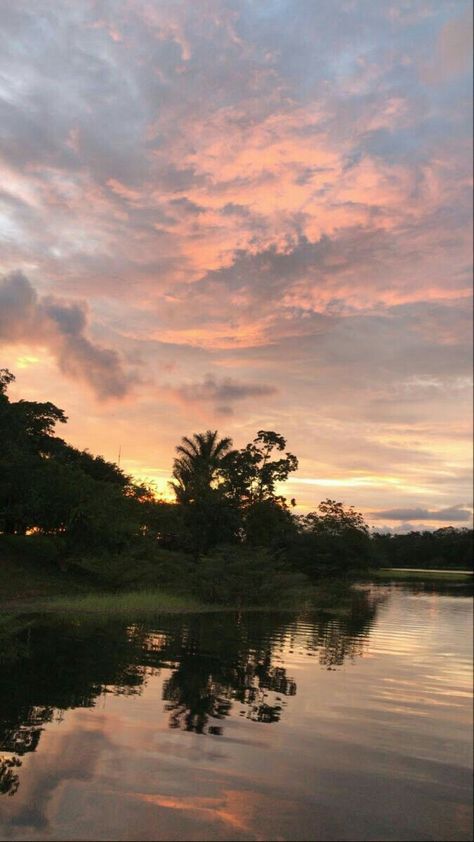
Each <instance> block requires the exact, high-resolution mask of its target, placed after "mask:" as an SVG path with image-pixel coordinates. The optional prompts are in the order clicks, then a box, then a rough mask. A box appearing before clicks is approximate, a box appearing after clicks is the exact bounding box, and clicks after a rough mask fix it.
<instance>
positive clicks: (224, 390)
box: [170, 374, 277, 415]
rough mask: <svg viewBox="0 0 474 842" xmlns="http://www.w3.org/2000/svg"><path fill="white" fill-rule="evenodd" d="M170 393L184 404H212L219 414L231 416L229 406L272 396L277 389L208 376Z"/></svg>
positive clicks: (228, 378)
mask: <svg viewBox="0 0 474 842" xmlns="http://www.w3.org/2000/svg"><path fill="white" fill-rule="evenodd" d="M170 392H171V393H172V394H174V396H175V397H177V398H178V400H180V401H183V402H184V403H190V404H193V403H197V404H199V403H204V404H207V403H212V404H214V407H215V409H216V411H217V412H218V413H219V414H221V415H230V414H232V408H231V406H230V404H233V403H236V402H239V401H243V400H247V399H248V398H261V397H267V396H270V395H274V394H276V392H277V389H276V388H275V387H274V386H269V385H268V386H267V385H264V384H258V383H242V382H240V381H238V380H233V379H232V378H231V377H224V378H222V379H221V380H219V379H217V378H215V377H214V376H213V375H212V374H208V375H206V377H205V378H204V380H202V381H201V382H199V381H198V382H195V383H185V384H183V385H182V386H178V387H175V388H171V389H170Z"/></svg>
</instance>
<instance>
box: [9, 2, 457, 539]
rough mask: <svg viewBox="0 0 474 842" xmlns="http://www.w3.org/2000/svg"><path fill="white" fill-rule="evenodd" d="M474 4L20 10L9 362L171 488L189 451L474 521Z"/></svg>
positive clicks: (94, 447) (27, 392) (300, 492)
mask: <svg viewBox="0 0 474 842" xmlns="http://www.w3.org/2000/svg"><path fill="white" fill-rule="evenodd" d="M471 17H472V6H471V3H470V2H463V0H442V1H441V0H427V1H426V2H425V0H420V2H417V1H416V0H413V2H411V0H410V2H409V1H408V0H406V1H405V0H394V2H391V0H359V2H358V1H357V0H338V2H335V0H185V2H181V0H14V2H8V0H5V2H2V3H0V169H1V178H0V235H1V251H0V266H1V274H2V278H1V279H0V343H1V350H2V354H1V358H0V367H2V366H3V367H8V368H10V369H11V370H12V371H13V372H14V373H15V375H16V377H17V381H16V383H15V385H14V387H12V388H11V391H10V393H11V395H12V397H14V398H15V399H18V398H19V397H24V398H28V399H31V400H51V401H53V402H54V403H56V404H57V405H58V406H60V407H62V408H63V409H64V410H65V411H66V414H67V415H68V416H69V419H70V420H69V423H68V426H67V427H66V428H64V429H61V430H60V434H61V435H62V436H64V438H66V439H67V440H68V441H70V442H71V443H72V444H74V445H76V446H78V447H80V448H86V447H87V448H89V449H90V450H91V451H92V452H94V453H99V454H102V455H103V456H105V457H106V458H107V459H111V460H116V459H117V457H118V453H119V450H121V466H122V467H123V468H124V469H125V470H126V471H127V472H131V473H133V474H134V475H135V476H136V477H137V478H139V479H147V480H153V481H155V482H156V485H157V487H158V489H159V490H160V491H161V492H166V487H167V480H168V479H169V475H170V471H171V464H172V460H173V451H174V447H175V445H176V444H177V443H178V441H179V439H180V437H181V436H182V435H185V434H190V433H192V432H195V431H202V430H206V429H208V428H210V429H216V428H217V429H218V430H219V431H220V432H221V433H222V434H223V435H224V434H225V435H231V436H232V437H233V439H234V443H235V445H236V446H239V447H240V446H243V445H245V444H246V443H247V442H248V441H249V440H251V439H252V438H254V436H255V435H256V433H257V431H258V430H260V429H272V430H276V431H278V432H280V433H282V434H283V435H285V436H286V438H287V440H288V448H289V449H290V450H291V451H292V452H293V453H295V454H296V455H297V456H298V457H299V460H300V467H299V470H298V473H297V474H295V475H294V478H293V479H292V481H291V482H289V483H287V485H286V492H287V495H288V496H295V497H296V500H297V502H298V508H297V509H296V511H297V512H303V511H307V510H309V509H312V508H315V507H316V505H317V504H318V502H320V501H321V500H322V499H324V498H326V497H328V496H329V497H332V498H337V499H338V500H342V501H344V502H346V503H347V504H353V505H354V506H356V508H358V509H360V510H361V511H363V513H364V514H365V515H366V517H367V519H368V520H369V522H370V523H371V524H373V525H374V526H376V527H377V528H378V529H381V528H390V529H396V530H400V529H401V530H404V529H408V528H409V524H411V525H412V527H413V528H421V527H426V528H429V529H433V528H437V527H439V526H447V525H449V524H453V525H455V526H468V525H470V521H471V512H472V486H471V479H470V471H471V434H472V422H471V405H472V397H471V395H472V377H471V375H472V356H471V313H472V310H471V308H472V286H471V257H472V242H471V217H472V192H471V191H472V179H471V175H472V169H471V155H472V149H471V132H472V127H471V114H472V106H471V86H472V76H471V61H472V43H471V37H472V36H471V31H472V21H471Z"/></svg>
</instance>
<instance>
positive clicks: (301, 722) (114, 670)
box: [0, 585, 472, 840]
mask: <svg viewBox="0 0 474 842" xmlns="http://www.w3.org/2000/svg"><path fill="white" fill-rule="evenodd" d="M336 610H337V606H336ZM1 634H2V637H1V642H0V656H1V662H2V663H1V667H2V682H1V691H0V755H1V757H2V765H1V766H0V792H1V794H0V837H1V838H2V839H15V840H16V839H18V840H20V839H21V840H37V839H38V840H40V839H41V840H50V839H51V840H73V839H78V840H88V839H101V840H293V839H294V840H412V839H413V840H467V839H470V838H471V812H470V804H471V798H472V790H471V770H470V766H471V761H472V718H471V712H472V699H471V697H472V680H471V664H472V659H471V651H470V648H471V646H472V599H471V598H470V596H469V594H468V593H466V591H465V589H464V588H463V587H461V586H459V587H451V588H448V589H445V590H444V591H440V589H439V588H436V587H433V586H428V585H427V586H426V587H425V588H423V587H422V586H420V585H416V586H403V585H388V586H373V585H368V586H364V587H361V588H359V589H357V590H355V591H354V592H353V595H352V605H351V607H350V610H349V613H346V614H338V613H332V614H322V613H316V612H311V611H306V612H304V613H301V614H299V615H298V614H291V613H288V612H286V613H283V612H282V613H276V612H272V613H269V612H268V613H267V612H266V613H261V612H248V613H241V614H234V613H222V614H221V613H218V614H212V615H182V616H176V615H175V616H170V615H168V616H165V615H162V616H160V617H156V618H153V620H151V619H149V618H148V619H146V620H144V621H143V622H133V623H130V622H128V623H126V622H123V621H122V622H118V621H113V622H101V621H99V620H97V619H95V620H91V619H87V618H74V619H70V620H60V619H58V618H51V617H49V618H45V617H43V618H25V617H17V618H13V617H11V618H8V619H6V620H5V621H4V622H2V632H1Z"/></svg>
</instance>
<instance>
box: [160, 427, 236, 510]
mask: <svg viewBox="0 0 474 842" xmlns="http://www.w3.org/2000/svg"><path fill="white" fill-rule="evenodd" d="M231 447H232V439H230V438H223V439H218V438H217V430H207V432H205V433H194V435H193V437H192V438H188V436H183V438H182V439H181V444H180V445H178V447H177V448H176V451H177V453H178V454H179V455H178V456H177V457H176V459H175V460H174V463H173V474H172V476H173V480H174V481H172V482H171V483H170V485H171V487H172V488H173V490H174V493H175V495H176V499H177V501H178V503H191V502H193V501H196V500H199V499H200V498H201V497H203V496H205V495H206V494H208V493H209V491H210V490H211V489H212V487H213V483H214V484H215V482H216V480H217V475H218V471H219V468H220V467H221V465H222V461H223V459H224V457H225V456H226V455H227V454H228V453H229V451H230V449H231Z"/></svg>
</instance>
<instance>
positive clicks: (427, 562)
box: [372, 526, 473, 570]
mask: <svg viewBox="0 0 474 842" xmlns="http://www.w3.org/2000/svg"><path fill="white" fill-rule="evenodd" d="M372 540H373V542H374V545H375V554H376V557H377V559H378V561H379V563H380V564H381V565H382V566H384V567H420V568H425V569H428V568H434V569H438V570H441V569H443V568H446V569H447V570H449V569H452V570H456V569H458V570H472V561H473V552H472V551H473V532H472V529H466V528H462V529H456V528H455V527H453V526H445V527H443V528H442V529H435V530H434V532H429V531H427V530H425V531H423V532H408V533H407V534H404V535H386V534H375V535H372Z"/></svg>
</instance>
